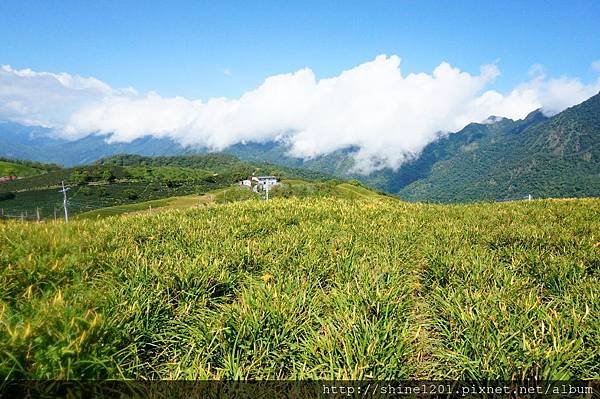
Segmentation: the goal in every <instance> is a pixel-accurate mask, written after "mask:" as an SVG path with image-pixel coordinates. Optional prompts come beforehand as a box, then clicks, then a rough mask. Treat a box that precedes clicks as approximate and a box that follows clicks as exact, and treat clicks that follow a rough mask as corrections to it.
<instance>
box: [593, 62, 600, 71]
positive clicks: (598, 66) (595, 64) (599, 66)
mask: <svg viewBox="0 0 600 399" xmlns="http://www.w3.org/2000/svg"><path fill="white" fill-rule="evenodd" d="M592 70H594V71H596V72H600V60H596V61H594V62H592Z"/></svg>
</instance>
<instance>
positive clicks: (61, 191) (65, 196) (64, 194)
mask: <svg viewBox="0 0 600 399" xmlns="http://www.w3.org/2000/svg"><path fill="white" fill-rule="evenodd" d="M68 189H69V188H68V187H67V188H65V181H64V180H63V181H62V190H60V191H59V193H63V208H65V222H68V221H69V211H68V210H67V190H68Z"/></svg>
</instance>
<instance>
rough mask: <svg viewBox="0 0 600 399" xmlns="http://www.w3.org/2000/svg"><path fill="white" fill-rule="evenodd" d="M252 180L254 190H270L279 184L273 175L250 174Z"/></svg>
mask: <svg viewBox="0 0 600 399" xmlns="http://www.w3.org/2000/svg"><path fill="white" fill-rule="evenodd" d="M252 181H253V182H254V183H255V186H254V191H261V190H270V189H271V188H273V187H274V186H277V185H278V184H279V182H278V181H277V178H276V177H275V176H252Z"/></svg>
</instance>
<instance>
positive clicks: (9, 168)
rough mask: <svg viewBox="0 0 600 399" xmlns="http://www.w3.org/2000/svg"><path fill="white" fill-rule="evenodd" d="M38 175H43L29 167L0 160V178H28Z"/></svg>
mask: <svg viewBox="0 0 600 399" xmlns="http://www.w3.org/2000/svg"><path fill="white" fill-rule="evenodd" d="M40 173H43V171H41V170H39V169H35V168H32V167H31V166H27V165H21V164H19V163H14V162H8V161H2V160H0V176H8V175H15V176H19V177H28V176H34V175H37V174H40Z"/></svg>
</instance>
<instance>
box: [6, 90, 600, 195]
mask: <svg viewBox="0 0 600 399" xmlns="http://www.w3.org/2000/svg"><path fill="white" fill-rule="evenodd" d="M288 151H289V145H287V144H286V143H285V142H283V141H279V142H277V141H274V142H267V143H245V144H236V145H233V146H231V147H229V148H227V149H226V150H225V151H224V152H226V153H228V154H232V155H235V156H237V157H238V158H240V159H243V160H247V161H259V162H269V163H273V164H279V165H282V166H288V167H296V168H298V167H300V168H305V169H310V170H313V171H318V172H323V173H327V174H331V175H334V176H339V177H342V178H355V179H358V180H360V181H362V182H363V183H365V184H366V185H369V186H371V187H374V188H376V189H379V190H382V191H386V192H389V193H392V194H397V195H399V196H400V197H401V198H404V199H407V200H411V201H432V202H469V201H481V200H511V199H522V198H525V197H527V196H529V195H532V196H533V197H534V198H541V197H583V196H600V94H597V95H595V96H593V97H591V98H589V99H588V100H586V101H585V102H583V103H581V104H579V105H576V106H573V107H571V108H568V109H566V110H564V111H562V112H560V113H558V114H556V115H554V116H552V117H546V116H544V114H543V113H542V112H541V111H540V110H537V111H534V112H532V113H531V114H529V115H528V116H527V117H526V118H525V119H522V120H516V121H515V120H511V119H506V118H498V117H490V118H489V119H488V120H487V121H485V123H471V124H469V125H467V126H466V127H464V128H463V129H462V130H460V131H458V132H455V133H449V134H440V135H439V137H438V138H437V139H436V140H435V141H433V142H432V143H430V144H429V145H427V146H426V147H425V148H424V149H423V150H422V151H421V153H419V154H416V155H415V156H413V157H412V158H411V159H410V160H408V161H407V162H405V163H404V164H402V165H401V167H400V168H398V169H396V170H393V169H390V168H386V169H382V170H378V171H375V172H373V173H371V174H369V175H361V174H359V173H356V172H353V166H354V158H353V154H354V152H356V151H357V148H352V147H349V148H346V149H342V150H338V151H336V152H333V153H330V154H327V155H323V156H319V157H316V158H312V159H309V160H302V159H298V158H294V157H291V156H289V155H287V153H288ZM205 152H206V150H205V149H201V148H190V147H187V148H186V147H182V146H181V145H179V144H177V143H175V142H173V141H171V140H170V139H159V138H154V137H152V136H146V137H143V138H140V139H137V140H134V141H132V142H130V143H112V144H109V143H107V142H106V137H105V136H99V135H90V136H87V137H85V138H82V139H79V140H75V141H67V140H65V139H61V138H56V137H53V135H52V131H51V130H49V129H45V128H42V127H31V126H24V125H20V124H17V123H13V122H1V123H0V156H3V157H12V158H19V159H29V160H34V161H40V162H50V163H59V164H63V165H65V166H73V165H78V164H86V163H92V162H94V161H96V160H98V159H100V158H103V157H106V156H109V155H113V154H124V153H127V154H139V155H148V156H159V155H180V154H194V153H205Z"/></svg>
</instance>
